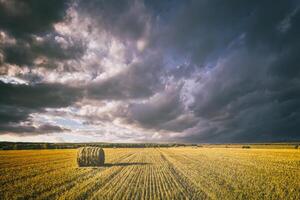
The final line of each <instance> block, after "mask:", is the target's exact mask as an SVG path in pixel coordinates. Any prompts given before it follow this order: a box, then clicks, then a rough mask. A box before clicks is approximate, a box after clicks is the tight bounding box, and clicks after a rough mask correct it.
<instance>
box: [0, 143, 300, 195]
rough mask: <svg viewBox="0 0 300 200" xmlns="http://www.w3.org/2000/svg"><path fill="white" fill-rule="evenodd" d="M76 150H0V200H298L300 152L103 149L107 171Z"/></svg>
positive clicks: (203, 149) (233, 149)
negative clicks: (82, 159)
mask: <svg viewBox="0 0 300 200" xmlns="http://www.w3.org/2000/svg"><path fill="white" fill-rule="evenodd" d="M76 153H77V151H76V150H74V149H73V150H11V151H0V185H1V187H0V199H9V200H11V199H300V181H299V180H300V150H299V149H254V148H252V147H251V148H250V149H242V148H191V147H184V148H181V147H179V148H137V149H134V148H128V149H118V148H116V149H105V154H106V164H105V166H104V167H81V168H78V167H77V163H76Z"/></svg>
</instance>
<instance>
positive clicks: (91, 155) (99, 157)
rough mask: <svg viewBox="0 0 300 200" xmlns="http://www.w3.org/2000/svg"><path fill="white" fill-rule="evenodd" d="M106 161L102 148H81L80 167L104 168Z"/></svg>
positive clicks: (79, 155)
mask: <svg viewBox="0 0 300 200" xmlns="http://www.w3.org/2000/svg"><path fill="white" fill-rule="evenodd" d="M104 161H105V156H104V151H103V149H102V148H100V147H81V148H79V150H78V153H77V163H78V166H79V167H84V166H103V165H104Z"/></svg>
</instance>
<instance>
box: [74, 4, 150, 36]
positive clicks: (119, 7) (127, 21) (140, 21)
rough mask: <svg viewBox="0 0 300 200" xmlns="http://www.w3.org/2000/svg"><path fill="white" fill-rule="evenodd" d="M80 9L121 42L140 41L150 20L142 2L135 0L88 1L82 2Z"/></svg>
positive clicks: (98, 26) (97, 26) (97, 25)
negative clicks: (128, 40) (127, 40)
mask: <svg viewBox="0 0 300 200" xmlns="http://www.w3.org/2000/svg"><path fill="white" fill-rule="evenodd" d="M78 9H79V11H80V12H81V14H83V15H88V16H90V17H91V18H92V19H93V20H95V23H96V27H94V28H96V29H97V28H100V29H101V30H105V31H107V32H109V33H111V34H113V35H114V36H117V37H119V38H120V39H121V40H126V39H139V38H140V37H142V36H143V35H144V33H145V31H146V28H147V22H148V21H149V20H150V19H149V16H148V15H147V10H146V8H145V7H144V4H143V2H142V1H135V0H111V1H102V0H87V1H80V2H79V5H78Z"/></svg>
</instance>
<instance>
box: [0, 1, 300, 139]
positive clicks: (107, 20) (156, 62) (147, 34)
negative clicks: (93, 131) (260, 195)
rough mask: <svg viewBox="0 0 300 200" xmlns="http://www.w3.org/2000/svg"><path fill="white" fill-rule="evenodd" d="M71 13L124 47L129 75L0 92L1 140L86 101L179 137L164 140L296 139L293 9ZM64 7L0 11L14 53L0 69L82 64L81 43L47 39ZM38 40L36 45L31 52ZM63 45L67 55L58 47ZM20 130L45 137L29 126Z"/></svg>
mask: <svg viewBox="0 0 300 200" xmlns="http://www.w3.org/2000/svg"><path fill="white" fill-rule="evenodd" d="M48 4H49V5H48ZM72 6H73V7H74V10H73V12H76V13H77V14H78V16H79V18H82V19H83V18H84V19H88V20H87V21H88V22H89V23H88V26H89V28H90V29H91V30H90V33H93V34H95V33H99V34H98V35H101V34H100V33H107V34H108V37H107V38H108V40H110V39H111V40H113V41H115V40H116V41H117V43H118V42H119V43H121V44H122V45H121V46H122V47H124V48H125V49H126V55H127V54H128V58H126V59H125V60H126V61H125V62H126V63H122V66H126V68H125V69H121V70H120V72H119V73H117V74H114V75H112V76H111V77H105V75H104V78H103V76H101V75H99V77H101V78H99V77H95V79H93V81H91V82H88V83H87V84H86V85H84V86H82V87H78V88H72V87H70V86H66V85H63V84H36V85H34V84H29V85H13V84H5V83H1V82H0V83H1V84H0V108H1V110H0V116H1V118H0V125H1V124H2V129H3V130H4V129H5V127H6V129H7V131H8V130H11V131H12V130H13V129H14V130H15V131H12V132H16V133H17V132H22V131H21V130H20V131H19V129H22V125H21V124H18V123H20V122H24V121H28V120H29V119H28V117H29V116H30V113H34V112H43V110H44V109H45V108H60V107H66V106H69V105H72V104H73V103H75V102H77V101H78V100H80V99H81V97H83V98H86V99H87V100H91V99H92V100H93V101H97V100H99V101H102V100H107V101H111V100H114V101H118V102H120V101H122V102H123V103H124V105H123V106H120V107H122V111H120V112H122V114H120V113H118V112H117V111H115V113H114V112H111V113H106V114H107V115H109V117H110V118H109V119H112V118H114V117H119V118H124V121H127V122H128V124H127V125H129V126H130V125H138V126H140V127H142V128H144V129H150V130H157V131H160V130H163V131H170V132H178V133H179V132H182V133H181V134H182V136H180V137H177V138H167V140H173V141H179V140H181V141H187V142H256V141H258V142H260V141H261V142H262V141H290V140H299V139H300V135H299V131H300V125H299V124H300V121H299V119H300V93H299V91H300V78H299V77H300V67H299V64H300V60H299V56H298V55H299V50H300V39H299V35H300V3H299V1H297V0H287V1H276V2H274V1H269V0H265V1H259V0H254V1H247V2H246V1H240V0H233V1H230V2H225V1H223V0H215V1H208V0H190V1H184V2H183V1H180V2H179V1H166V2H162V1H139V0H128V1H127V0H121V1H114V0H113V1H101V0H87V1H83V0H82V1H76V3H75V4H74V5H72ZM67 7H68V4H67V3H66V2H63V1H54V2H49V3H45V2H43V3H41V2H40V1H18V3H17V1H1V3H0V29H1V30H4V31H5V32H7V33H8V34H9V35H11V36H12V37H13V38H15V39H16V43H7V44H1V45H2V46H0V48H1V51H0V52H1V55H2V54H3V58H0V59H1V60H0V62H1V63H2V64H3V63H11V64H18V65H29V66H33V67H41V66H40V65H33V62H34V60H35V59H37V58H39V57H45V58H46V59H47V60H48V62H46V63H45V64H44V65H43V67H45V66H46V67H48V69H49V70H51V68H50V66H55V64H53V63H54V62H55V61H65V60H69V59H75V60H76V59H77V60H80V61H81V58H82V56H83V55H84V53H85V50H86V48H87V46H85V42H86V41H84V40H75V39H74V38H72V37H71V36H70V38H68V37H66V36H62V35H59V34H58V33H55V32H54V31H53V30H52V25H53V24H54V23H56V22H59V21H61V20H62V19H64V15H65V11H66V8H67ZM44 13H45V14H44ZM82 23H83V22H82ZM27 24H28V26H26V25H27ZM92 29H93V30H94V29H95V30H96V31H93V30H92ZM97 31H98V32H97ZM35 36H40V37H41V38H43V40H40V41H39V42H38V41H37V40H36V39H35ZM85 39H86V38H85ZM92 39H93V38H92ZM92 39H91V40H92ZM97 39H99V38H97ZM140 39H142V40H143V41H145V42H147V45H145V48H144V47H143V48H142V50H140V49H138V48H137V47H135V45H136V42H137V41H139V40H140ZM99 40H101V39H99ZM64 41H65V42H66V44H70V45H69V46H68V45H67V47H66V46H63V43H64ZM62 42H63V43H62ZM93 42H99V41H98V40H97V41H93ZM101 42H102V40H101ZM103 42H104V43H107V44H110V42H111V41H103ZM92 46H97V45H92ZM99 46H100V45H99ZM91 52H92V53H93V54H96V55H98V54H99V58H98V57H97V59H99V60H100V61H101V60H102V59H108V58H109V56H108V57H107V58H106V57H105V55H104V53H103V50H102V49H101V50H99V49H97V50H94V49H93V50H92V51H90V52H89V53H91ZM113 52H114V53H115V54H116V55H114V56H115V57H118V56H119V53H118V51H116V52H115V51H113ZM153 52H154V53H153ZM100 54H101V56H100ZM121 54H122V53H121ZM153 54H155V55H154V56H153ZM89 56H91V55H88V56H87V57H88V58H89ZM120 57H122V56H121V55H120ZM122 59H123V58H122ZM122 59H118V61H119V60H122ZM134 59H136V60H137V61H134V62H133V60H134ZM122 62H123V61H122ZM95 63H98V62H95ZM112 63H113V64H115V63H114V62H112ZM113 64H112V65H113ZM99 65H100V64H99ZM97 67H98V68H99V69H101V70H102V68H101V67H102V66H95V67H93V68H97ZM112 67H113V66H112ZM98 68H97V69H98ZM101 70H100V71H101ZM103 70H105V69H104V68H103ZM112 71H113V70H112ZM70 72H72V69H71V70H70ZM101 73H102V72H101ZM104 74H105V73H104ZM24 76H26V75H24ZM27 76H28V74H27ZM97 76H98V74H97ZM32 82H34V81H32ZM98 119H99V118H98ZM107 121H109V120H107ZM6 123H7V124H8V125H5V124H6ZM91 124H93V122H91ZM99 124H101V123H100V122H99ZM3 127H4V128H3ZM23 129H24V130H27V131H24V132H31V131H30V130H35V131H36V132H43V130H44V132H47V130H48V129H51V128H49V127H48V128H47V127H46V128H45V127H44V128H43V127H40V128H36V127H33V126H32V125H30V124H29V125H26V127H25V126H24V127H23ZM37 129H41V131H39V130H37ZM53 129H55V128H53ZM49 131H50V130H49ZM55 131H56V130H55ZM0 132H3V131H1V130H0ZM177 135H179V134H177ZM162 137H164V136H162ZM163 139H165V138H163Z"/></svg>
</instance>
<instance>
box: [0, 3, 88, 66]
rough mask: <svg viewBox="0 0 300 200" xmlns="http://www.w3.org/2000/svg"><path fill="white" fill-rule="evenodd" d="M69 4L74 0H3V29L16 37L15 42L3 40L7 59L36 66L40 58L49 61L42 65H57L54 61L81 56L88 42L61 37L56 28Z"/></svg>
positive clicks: (0, 25) (0, 5) (0, 11)
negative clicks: (54, 28)
mask: <svg viewBox="0 0 300 200" xmlns="http://www.w3.org/2000/svg"><path fill="white" fill-rule="evenodd" d="M69 5H70V1H60V0H59V1H56V0H54V1H49V2H48V1H47V2H41V1H37V0H29V1H23V0H20V1H15V0H3V1H1V2H0V31H4V32H5V34H6V35H9V36H10V37H12V38H14V39H15V42H13V43H5V42H6V41H5V39H3V40H4V41H3V42H4V44H2V45H1V46H0V50H1V52H2V54H3V56H4V62H5V63H9V64H17V65H20V66H23V65H27V66H30V67H32V66H33V65H34V61H35V59H36V58H38V57H41V56H44V57H46V58H47V59H48V61H47V62H46V61H45V63H43V64H42V66H43V67H50V68H55V67H56V65H55V63H54V62H53V61H56V60H59V61H61V60H67V59H75V58H76V59H79V58H80V57H81V56H82V55H83V53H84V51H85V49H86V47H85V44H84V41H79V40H76V39H74V38H71V37H64V36H61V35H59V34H57V33H55V32H54V30H53V25H54V23H56V22H60V21H62V20H63V19H64V18H65V14H66V13H65V12H66V9H67V8H68V6H69ZM37 36H38V37H39V38H40V40H38V39H37V38H38V37H37ZM0 39H1V38H0ZM61 40H63V41H64V42H65V43H66V44H64V45H65V46H64V45H63V44H62V43H61ZM66 45H67V46H66ZM51 59H52V60H51Z"/></svg>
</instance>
